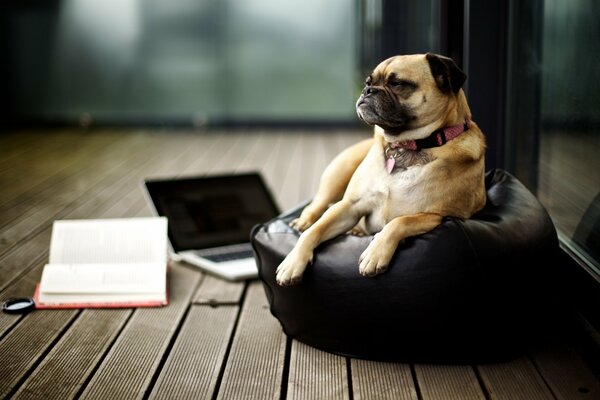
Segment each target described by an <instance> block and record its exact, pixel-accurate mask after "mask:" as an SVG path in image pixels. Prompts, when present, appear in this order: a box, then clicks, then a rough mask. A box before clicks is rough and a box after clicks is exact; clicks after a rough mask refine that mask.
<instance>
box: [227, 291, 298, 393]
mask: <svg viewBox="0 0 600 400" xmlns="http://www.w3.org/2000/svg"><path fill="white" fill-rule="evenodd" d="M286 341H287V340H286V336H285V334H284V333H283V331H282V329H281V326H280V325H279V322H278V321H277V320H276V319H275V318H274V317H273V316H272V315H271V313H270V311H269V305H268V302H267V299H266V296H265V293H264V290H263V288H262V285H261V283H259V282H252V283H251V284H249V286H248V292H247V294H246V298H245V301H244V307H243V310H242V313H241V315H240V320H239V323H238V327H237V329H236V333H235V337H234V338H233V344H232V346H231V352H230V354H229V359H228V360H227V366H226V368H225V372H224V374H223V380H222V383H221V387H220V389H219V394H218V397H217V398H218V399H223V400H227V399H242V398H244V399H279V398H280V395H281V393H280V392H281V383H282V379H283V369H284V363H285V348H286Z"/></svg>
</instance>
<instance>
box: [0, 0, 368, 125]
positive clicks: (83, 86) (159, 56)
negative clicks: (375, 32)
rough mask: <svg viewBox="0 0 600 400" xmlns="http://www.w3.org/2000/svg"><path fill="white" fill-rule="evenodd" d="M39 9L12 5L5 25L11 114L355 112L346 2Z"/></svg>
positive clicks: (343, 115)
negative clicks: (11, 82)
mask: <svg viewBox="0 0 600 400" xmlns="http://www.w3.org/2000/svg"><path fill="white" fill-rule="evenodd" d="M39 10H40V11H41V12H40V13H39V14H40V15H37V14H36V13H37V10H34V11H33V12H32V11H31V10H30V9H28V8H26V7H24V8H22V9H19V8H18V7H17V6H15V7H14V9H13V10H12V12H14V15H15V17H14V18H11V19H10V26H8V27H7V31H8V34H9V35H10V36H11V37H10V39H8V42H11V43H19V47H18V48H14V49H13V50H12V51H14V53H15V54H12V55H11V57H10V59H11V62H12V63H14V65H12V66H11V71H13V73H14V75H15V83H14V85H15V88H14V89H13V90H14V92H15V93H17V94H18V95H16V96H15V98H16V99H17V104H15V105H14V108H15V112H16V113H17V114H19V113H20V114H21V115H22V114H24V113H26V114H29V115H33V116H40V115H41V116H45V117H59V118H70V117H75V116H77V115H80V114H81V113H88V114H89V115H91V116H92V117H96V118H106V119H109V120H110V119H117V120H118V119H127V118H128V117H135V118H141V119H142V120H143V118H145V117H151V118H154V119H156V118H160V117H167V118H173V117H175V118H177V117H181V118H190V117H192V118H196V119H200V120H203V119H208V120H210V119H226V120H236V119H242V120H243V119H262V120H269V119H284V118H290V119H301V118H308V119H313V120H318V119H333V120H336V119H337V120H344V119H348V120H354V107H353V106H354V101H355V99H354V88H355V85H356V76H355V68H356V65H357V60H356V58H357V56H356V54H355V53H356V43H355V42H356V40H355V33H354V24H355V15H354V14H355V12H356V7H355V2H354V0H329V1H321V0H305V1H302V2H286V1H278V0H261V1H245V0H218V1H213V0H173V1H162V0H90V1H80V0H63V1H60V2H58V5H57V6H56V7H54V8H52V9H51V10H45V9H43V8H40V9H39ZM34 14H36V15H34ZM40 22H42V25H43V27H44V31H43V33H39V32H42V31H40ZM4 45H5V46H7V44H6V42H5V44H4ZM8 45H10V43H8ZM39 49H44V51H39ZM22 71H26V72H27V75H25V73H24V72H22ZM32 77H33V78H32ZM31 79H36V80H38V81H39V82H42V84H41V85H31V84H30V83H29V82H31Z"/></svg>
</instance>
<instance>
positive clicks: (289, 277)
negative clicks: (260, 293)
mask: <svg viewBox="0 0 600 400" xmlns="http://www.w3.org/2000/svg"><path fill="white" fill-rule="evenodd" d="M311 261H312V256H311V257H302V256H301V255H300V254H299V253H298V252H297V251H294V250H292V252H291V253H290V254H288V255H287V257H286V258H285V259H284V260H283V261H282V262H281V264H279V267H277V271H276V280H277V284H278V285H280V286H292V285H295V284H297V283H299V282H300V281H301V280H302V274H303V273H304V270H305V269H306V266H307V265H308V264H309V263H310V262H311Z"/></svg>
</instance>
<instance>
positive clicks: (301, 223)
mask: <svg viewBox="0 0 600 400" xmlns="http://www.w3.org/2000/svg"><path fill="white" fill-rule="evenodd" d="M314 223H315V221H313V220H312V219H310V218H306V217H303V216H300V217H299V218H296V219H294V220H292V222H290V226H291V227H292V228H294V229H296V230H299V231H300V232H304V231H305V230H307V229H308V228H310V227H311V226H312V224H314Z"/></svg>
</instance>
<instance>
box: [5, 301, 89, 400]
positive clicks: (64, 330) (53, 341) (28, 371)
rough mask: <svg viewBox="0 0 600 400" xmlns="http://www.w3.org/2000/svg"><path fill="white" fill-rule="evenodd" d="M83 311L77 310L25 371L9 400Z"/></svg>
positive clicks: (8, 394)
mask: <svg viewBox="0 0 600 400" xmlns="http://www.w3.org/2000/svg"><path fill="white" fill-rule="evenodd" d="M82 311H83V310H81V309H79V310H77V313H76V314H75V315H74V316H73V317H71V320H70V321H69V322H67V323H66V324H65V325H64V327H63V329H62V330H61V331H60V332H59V334H58V335H56V337H55V338H54V340H52V341H51V342H50V344H49V345H48V346H47V347H46V349H44V351H43V352H42V354H41V355H40V356H39V357H38V358H37V360H35V361H34V362H33V364H31V367H29V369H27V371H25V373H24V374H23V375H22V376H21V378H19V380H18V381H17V383H15V385H14V386H13V387H12V388H11V389H10V391H9V392H8V393H7V394H6V398H7V399H10V398H12V397H13V396H14V395H15V394H16V393H17V392H18V391H19V389H20V388H21V386H22V385H23V384H24V383H25V382H26V381H27V379H28V378H29V376H30V375H31V374H32V373H33V371H35V369H36V368H37V367H38V366H39V365H40V364H41V363H42V361H43V360H44V359H45V358H46V356H47V355H48V354H49V353H50V351H51V350H52V349H53V348H54V346H55V345H56V344H57V343H58V342H59V341H60V340H61V339H62V337H63V336H64V335H65V333H67V331H68V330H69V329H71V326H72V325H73V324H74V323H75V321H77V319H78V318H79V316H80V315H81V312H82ZM23 319H24V318H21V319H19V321H22V320H23ZM17 325H18V324H15V325H14V326H17ZM11 330H12V329H11Z"/></svg>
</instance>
